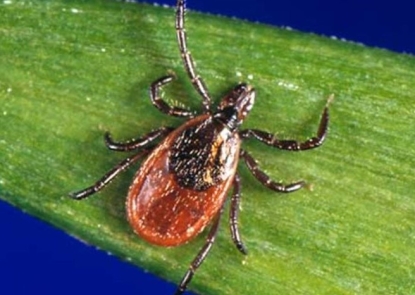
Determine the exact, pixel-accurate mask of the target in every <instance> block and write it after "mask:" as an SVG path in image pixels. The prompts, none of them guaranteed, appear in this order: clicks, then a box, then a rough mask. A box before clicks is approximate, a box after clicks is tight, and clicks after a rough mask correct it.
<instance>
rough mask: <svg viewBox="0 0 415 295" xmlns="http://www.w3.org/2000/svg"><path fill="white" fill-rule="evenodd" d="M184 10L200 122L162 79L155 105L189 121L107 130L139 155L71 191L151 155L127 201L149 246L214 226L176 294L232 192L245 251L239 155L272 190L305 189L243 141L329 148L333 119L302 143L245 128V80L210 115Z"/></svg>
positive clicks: (249, 99) (113, 145)
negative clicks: (280, 175)
mask: <svg viewBox="0 0 415 295" xmlns="http://www.w3.org/2000/svg"><path fill="white" fill-rule="evenodd" d="M184 12H185V5H184V1H183V0H178V1H177V10H176V33H177V39H178V43H179V49H180V53H181V57H182V59H183V62H184V66H185V68H186V71H187V74H188V76H189V78H190V81H191V83H192V84H193V86H194V88H195V89H196V90H197V92H198V93H199V94H200V95H201V96H202V98H203V110H204V111H203V114H201V115H199V116H196V117H195V114H194V113H193V112H190V111H188V110H185V109H182V108H179V107H174V106H169V105H168V104H167V103H166V102H165V101H164V100H163V99H162V97H161V95H160V89H161V87H162V86H164V85H166V84H167V83H169V82H171V81H172V80H173V77H172V76H164V77H162V78H160V79H158V80H156V81H155V82H154V83H153V84H152V85H151V88H150V97H151V101H152V103H153V105H154V106H155V107H157V108H158V109H159V110H160V111H162V112H163V113H166V114H168V115H171V116H177V117H185V118H188V121H186V122H185V123H184V124H183V125H181V126H180V127H178V128H177V129H174V128H172V127H161V128H159V129H157V130H154V131H152V132H150V133H148V134H147V135H145V136H143V137H142V138H139V139H135V140H132V141H130V142H126V143H118V142H114V141H113V140H112V139H111V137H110V135H109V133H106V135H105V143H106V145H107V147H108V148H109V149H111V150H116V151H124V152H127V151H138V152H136V154H134V155H133V156H131V157H129V158H127V159H125V160H124V161H122V162H120V163H119V164H118V165H117V166H115V167H114V168H113V169H112V170H110V171H109V172H108V173H107V174H105V175H104V176H103V177H102V178H101V179H100V180H99V181H97V182H96V183H95V184H94V185H92V186H90V187H88V188H86V189H84V190H82V191H79V192H76V193H73V194H71V197H72V198H74V199H78V200H80V199H83V198H86V197H88V196H90V195H92V194H94V193H95V192H97V191H99V190H101V189H102V188H103V187H105V185H107V184H108V183H109V182H110V181H111V180H112V179H114V178H115V177H116V176H117V175H118V174H119V173H120V172H122V171H124V170H125V169H126V168H128V167H129V166H130V165H131V164H133V163H135V162H137V161H138V160H140V159H141V158H143V157H144V156H147V159H146V160H145V161H144V162H143V164H142V165H141V168H140V169H139V171H138V172H137V173H136V175H135V177H134V180H133V183H132V184H131V186H130V190H129V193H128V197H127V203H126V208H127V215H128V220H129V222H130V225H131V227H132V228H133V229H134V231H135V232H136V233H137V234H138V235H139V236H141V237H142V238H143V239H144V240H146V241H148V242H149V243H152V244H155V245H159V246H166V247H167V246H178V245H181V244H184V243H186V242H188V241H189V240H191V239H192V238H194V237H195V236H197V235H198V234H199V233H200V232H201V231H202V230H203V229H204V228H205V227H206V226H207V225H208V224H209V223H211V224H212V225H211V228H210V230H209V233H208V236H207V239H206V242H205V244H204V246H203V247H202V248H201V249H200V251H199V253H198V254H197V256H196V257H195V259H194V260H193V261H192V263H191V265H190V267H189V269H188V271H187V272H186V274H185V275H184V277H183V279H182V280H181V282H180V284H179V287H178V289H177V291H176V293H175V294H176V295H177V294H181V293H183V292H184V291H185V289H186V287H187V285H188V283H189V282H190V281H191V279H192V277H193V274H194V272H195V271H196V270H197V268H198V267H199V266H200V265H201V264H202V262H203V261H204V259H205V258H206V256H207V254H208V253H209V251H210V249H211V247H212V245H213V243H214V241H215V237H216V234H217V231H218V228H219V221H220V217H221V215H222V212H223V206H224V202H225V200H226V198H227V196H228V194H229V191H230V189H231V187H232V188H233V193H232V197H231V204H230V214H229V218H230V222H229V224H230V230H231V237H232V241H233V242H234V244H235V246H236V247H237V249H238V250H239V251H240V252H242V253H243V254H247V251H246V248H245V246H244V244H243V243H242V240H241V237H240V234H239V229H238V214H239V203H240V198H241V194H240V178H239V175H238V173H237V165H238V162H239V159H240V158H242V159H243V160H244V161H245V163H246V165H247V167H248V169H249V170H250V171H251V173H252V174H253V176H254V177H255V178H256V179H258V180H259V181H260V182H261V183H262V184H263V185H264V186H266V187H268V188H269V189H271V190H273V191H277V192H283V193H288V192H293V191H296V190H298V189H300V188H301V187H302V186H303V185H304V182H303V181H299V182H295V183H292V184H288V185H284V184H282V183H278V182H275V181H272V180H271V179H270V178H269V177H268V176H267V175H266V174H265V173H264V172H262V171H261V170H260V169H259V167H258V165H257V164H256V162H255V160H254V159H253V158H252V157H251V156H250V155H249V153H248V152H247V151H245V150H243V149H241V141H242V140H244V139H249V138H253V139H257V140H259V141H261V142H263V143H264V144H266V145H269V146H271V147H275V148H278V149H282V150H288V151H300V150H307V149H312V148H315V147H318V146H319V145H321V144H322V143H323V141H324V139H325V137H326V133H327V127H328V121H329V115H328V108H327V106H326V107H325V108H324V111H323V114H322V116H321V120H320V125H319V128H318V131H317V135H316V136H315V137H312V138H310V139H308V140H306V141H304V142H297V141H295V140H279V139H277V138H276V137H275V136H274V135H273V134H270V133H267V132H263V131H260V130H255V129H245V130H239V127H240V125H241V124H242V122H243V120H244V119H245V117H246V116H247V115H248V113H249V112H250V110H251V109H252V106H253V104H254V101H255V90H254V89H253V88H252V87H250V86H248V85H246V84H244V83H241V84H239V85H237V86H236V87H235V88H234V89H233V90H232V91H230V92H229V94H227V95H226V96H225V97H224V98H222V100H221V102H220V104H219V106H218V107H217V109H216V111H215V112H213V113H212V111H211V98H210V95H209V93H208V91H207V88H206V86H205V84H204V82H203V80H202V78H201V77H200V76H198V75H197V73H196V70H195V67H194V64H193V59H192V57H191V55H190V53H189V51H188V50H187V44H186V32H185V30H184V21H185V18H184ZM157 139H161V142H160V143H159V144H158V145H152V143H153V142H154V141H155V140H157Z"/></svg>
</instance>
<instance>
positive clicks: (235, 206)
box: [229, 174, 248, 255]
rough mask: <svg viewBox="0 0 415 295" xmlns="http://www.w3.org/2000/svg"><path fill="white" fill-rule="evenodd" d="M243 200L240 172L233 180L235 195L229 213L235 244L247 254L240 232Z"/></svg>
mask: <svg viewBox="0 0 415 295" xmlns="http://www.w3.org/2000/svg"><path fill="white" fill-rule="evenodd" d="M240 202H241V178H240V177H239V175H238V174H236V175H235V179H234V180H233V195H232V199H231V211H230V215H229V224H230V227H231V237H232V241H233V243H234V244H235V246H236V248H238V250H239V251H240V252H241V253H242V254H245V255H247V254H248V251H247V250H246V248H245V245H244V243H243V242H242V240H241V235H240V234H239V228H238V215H239V205H240Z"/></svg>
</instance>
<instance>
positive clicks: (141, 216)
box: [126, 115, 240, 246]
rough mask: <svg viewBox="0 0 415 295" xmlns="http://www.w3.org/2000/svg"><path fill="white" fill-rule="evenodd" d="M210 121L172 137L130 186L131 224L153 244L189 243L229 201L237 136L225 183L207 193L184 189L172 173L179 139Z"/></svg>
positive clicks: (203, 119)
mask: <svg viewBox="0 0 415 295" xmlns="http://www.w3.org/2000/svg"><path fill="white" fill-rule="evenodd" d="M208 118H209V115H201V116H198V117H196V118H194V119H191V120H189V121H188V122H186V123H185V124H183V125H182V126H181V127H179V128H177V129H176V130H174V131H173V132H172V133H170V134H169V135H168V136H167V137H166V138H165V139H164V140H163V141H162V142H161V143H160V145H159V146H157V147H156V148H155V149H154V151H152V153H151V154H150V155H149V157H148V158H147V159H146V161H144V163H143V164H142V166H141V168H140V169H139V171H138V172H137V174H136V175H135V177H134V181H133V183H132V184H131V186H130V190H129V193H128V198H127V204H126V205H127V206H126V207H127V215H128V220H129V222H130V224H131V227H132V228H133V229H134V231H135V232H136V233H137V234H138V235H139V236H141V237H142V238H143V239H145V240H147V241H148V242H150V243H152V244H156V245H160V246H178V245H181V244H184V243H186V242H188V241H189V240H190V239H192V238H193V237H195V236H196V235H198V234H199V233H200V232H201V231H202V230H203V229H204V228H205V227H206V225H207V224H208V223H209V222H210V221H211V220H212V219H213V218H214V217H215V216H216V215H217V213H218V211H219V209H220V208H221V207H222V205H223V203H224V201H225V199H226V196H227V193H228V191H229V188H230V186H231V185H232V182H233V179H234V176H235V172H236V168H237V164H238V158H239V147H240V139H239V136H238V134H232V135H231V136H229V134H228V138H227V142H226V144H228V145H229V147H230V149H229V150H230V153H232V155H230V157H229V158H230V159H231V162H230V163H229V162H228V163H227V165H228V166H230V171H229V173H227V175H226V176H225V177H224V178H225V179H223V181H221V182H219V183H216V184H215V185H212V186H210V187H208V188H207V189H205V190H195V189H192V188H185V187H183V186H180V185H179V184H178V183H177V181H176V177H175V174H174V172H172V171H171V169H169V158H170V149H171V146H172V145H173V143H174V142H175V140H176V139H177V137H178V136H179V135H180V134H182V132H183V131H184V130H186V129H188V128H191V127H194V126H197V125H199V124H203V122H206V120H207V119H208ZM219 137H220V136H219ZM219 137H218V141H220V140H221V138H219ZM222 139H223V138H222ZM202 140H203V139H202ZM229 158H227V159H229ZM228 168H229V167H228Z"/></svg>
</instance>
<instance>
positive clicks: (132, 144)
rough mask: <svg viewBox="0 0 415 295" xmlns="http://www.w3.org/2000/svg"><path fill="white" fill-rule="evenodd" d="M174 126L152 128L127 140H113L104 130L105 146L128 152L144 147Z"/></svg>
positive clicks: (167, 132)
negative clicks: (140, 135)
mask: <svg viewBox="0 0 415 295" xmlns="http://www.w3.org/2000/svg"><path fill="white" fill-rule="evenodd" d="M173 130H174V128H172V127H161V128H159V129H157V130H153V131H151V132H149V133H147V134H146V135H144V136H142V137H140V138H137V139H133V140H131V141H127V142H115V141H113V140H112V137H111V135H110V133H109V132H106V133H105V135H104V141H105V145H106V146H107V148H109V149H110V150H113V151H120V152H129V151H133V150H136V149H139V148H142V147H145V146H146V145H148V144H149V143H151V142H153V141H154V140H155V139H157V138H159V137H164V136H166V135H167V134H169V133H170V132H171V131H173Z"/></svg>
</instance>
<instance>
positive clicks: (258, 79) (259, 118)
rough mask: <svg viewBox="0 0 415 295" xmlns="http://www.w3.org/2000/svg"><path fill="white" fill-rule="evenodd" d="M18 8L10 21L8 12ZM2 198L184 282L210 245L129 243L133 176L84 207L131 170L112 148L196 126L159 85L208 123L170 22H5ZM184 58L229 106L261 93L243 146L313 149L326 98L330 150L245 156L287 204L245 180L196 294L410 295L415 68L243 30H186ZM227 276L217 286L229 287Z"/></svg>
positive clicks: (363, 51) (77, 8)
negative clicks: (152, 90) (272, 143)
mask: <svg viewBox="0 0 415 295" xmlns="http://www.w3.org/2000/svg"><path fill="white" fill-rule="evenodd" d="M7 3H9V4H7ZM0 19H1V20H2V21H1V24H0V30H1V45H0V65H1V66H0V101H1V104H0V126H1V128H2V131H1V134H0V150H1V153H0V162H1V163H2V165H1V166H0V198H1V199H2V200H5V201H6V202H8V203H10V204H12V205H14V206H16V207H19V208H21V209H22V210H24V211H27V212H29V213H30V214H33V215H35V216H37V217H39V218H41V219H43V220H45V221H47V222H49V223H51V224H53V225H55V226H57V227H59V228H62V229H63V230H65V231H66V232H68V233H70V234H71V235H74V236H77V237H79V238H80V239H82V240H85V241H87V242H88V243H91V244H94V245H96V246H98V247H99V248H101V249H103V250H105V251H109V252H112V253H114V254H115V255H117V256H118V257H120V258H121V259H124V260H128V261H130V262H132V263H134V264H137V265H139V266H140V267H142V268H144V269H146V270H149V271H150V272H152V273H155V274H157V275H159V276H161V277H163V278H165V279H167V280H170V281H173V282H178V281H179V280H180V279H181V277H182V275H183V274H184V272H185V271H186V269H187V267H188V263H189V262H190V261H191V260H192V259H193V257H194V255H195V254H196V253H197V251H198V250H199V248H200V247H201V245H202V244H203V242H204V236H205V234H202V235H201V236H199V237H198V238H197V239H196V240H194V241H192V242H190V243H189V244H187V245H185V246H181V247H177V248H173V249H166V248H161V247H155V246H152V245H150V244H148V243H146V242H145V241H143V240H141V239H140V238H139V237H137V236H136V235H134V234H133V232H132V230H131V229H130V227H129V225H128V223H127V221H126V218H125V209H124V202H125V195H126V192H127V190H128V186H129V183H130V182H131V179H132V177H133V175H134V173H135V171H134V170H135V169H137V168H135V169H131V170H130V171H128V172H126V173H124V174H122V175H121V176H120V177H119V178H118V179H117V180H116V181H114V182H113V183H112V184H111V185H109V186H108V188H106V189H105V190H104V191H102V192H100V193H98V194H96V195H95V196H93V197H91V198H90V199H87V200H84V201H80V202H76V201H73V200H71V199H69V198H68V197H67V195H68V192H71V191H74V190H77V189H81V188H83V187H86V186H88V185H91V184H92V183H93V182H94V181H95V180H97V179H98V178H99V177H100V176H102V175H103V174H104V173H105V172H106V171H107V170H108V169H110V168H111V167H112V166H113V165H115V164H116V163H117V162H119V161H120V160H121V159H123V157H125V155H124V154H120V153H118V154H117V153H113V152H110V151H108V150H107V149H106V148H105V146H104V144H103V141H102V135H103V132H104V131H106V130H110V131H111V132H112V134H113V135H114V137H115V139H116V140H124V139H129V138H132V137H138V136H140V135H142V134H145V133H146V132H148V131H150V130H152V129H155V128H157V127H159V126H162V125H172V126H178V125H179V124H181V122H183V121H182V120H180V119H175V118H171V117H168V116H165V115H163V114H160V113H159V112H158V111H157V110H156V109H155V108H154V107H153V106H152V105H151V103H150V100H149V98H148V86H149V85H150V83H151V82H152V81H153V80H155V79H156V78H159V77H160V76H162V75H164V74H166V73H167V72H168V71H174V72H175V73H176V74H177V76H178V79H177V81H175V82H174V83H173V85H171V86H168V87H166V89H165V90H166V98H169V99H170V101H171V102H176V103H180V104H183V105H186V106H189V108H192V109H199V110H200V106H201V104H200V102H201V99H200V97H199V96H198V95H197V93H196V92H195V91H194V90H193V88H192V86H191V84H190V82H189V81H188V78H187V76H186V74H185V72H184V69H183V65H182V63H181V60H180V57H179V53H178V50H177V44H176V39H175V38H176V37H175V29H174V12H173V10H172V9H170V8H168V9H166V8H162V7H154V6H150V5H146V4H139V5H136V4H131V3H130V4H125V3H116V2H110V1H95V0H94V1H91V0H90V1H81V0H76V1H31V2H29V1H12V2H8V1H4V2H3V3H2V4H0ZM187 31H188V34H189V48H190V49H191V50H192V53H193V57H194V58H195V60H196V61H197V69H198V71H199V72H200V74H201V75H202V76H203V77H204V79H205V82H206V84H207V85H208V86H209V90H210V92H211V94H212V95H213V96H214V97H215V100H216V102H218V101H219V100H220V97H221V96H222V95H224V94H225V93H226V92H227V91H228V90H229V89H230V88H231V87H233V86H234V85H235V84H236V83H237V82H239V81H243V80H244V81H247V82H249V83H251V84H252V85H254V86H255V88H256V90H257V102H256V105H255V107H254V109H253V111H252V112H251V114H250V117H249V118H248V120H247V122H246V124H245V128H253V127H255V128H258V129H264V130H268V131H270V132H274V133H275V134H277V135H278V136H279V137H280V138H298V139H306V138H307V137H309V136H312V135H314V133H315V132H316V129H317V125H318V120H319V117H320V113H321V110H322V108H323V106H324V105H325V103H326V98H327V97H328V96H329V95H330V94H331V93H333V94H334V95H335V99H334V102H333V104H332V105H331V106H330V112H331V123H330V134H329V136H328V139H327V141H326V143H325V144H324V145H323V146H322V147H321V148H319V149H317V150H313V151H309V152H301V153H290V152H284V151H279V150H274V149H271V148H270V147H267V146H264V145H263V144H261V143H258V142H254V141H250V142H246V143H244V147H245V148H246V149H247V150H249V151H251V152H252V154H253V155H254V156H255V158H256V159H258V161H259V163H260V165H261V167H262V168H264V169H265V170H266V171H267V172H268V173H269V174H270V176H272V177H273V178H274V179H276V180H282V181H284V182H285V183H288V182H292V181H296V180H298V179H305V180H306V181H307V182H308V184H309V185H308V188H306V189H303V190H301V191H299V192H296V193H293V194H289V195H281V194H276V193H273V192H271V191H269V190H267V189H266V188H264V187H263V186H261V185H260V184H259V183H258V182H257V181H256V180H255V179H254V178H253V177H252V175H251V174H250V173H249V172H248V170H247V169H246V168H245V166H244V165H242V164H241V165H240V171H241V175H242V179H243V183H242V185H243V211H242V212H241V214H240V215H241V216H240V229H241V233H242V235H243V240H244V241H245V243H246V245H247V247H248V249H249V251H250V254H249V255H248V256H247V257H243V256H242V255H241V254H240V253H238V251H237V250H236V249H235V247H234V245H233V244H232V242H231V240H230V235H229V230H228V229H227V221H226V219H227V218H228V214H225V216H224V218H223V223H222V227H221V230H220V233H219V237H218V240H217V241H216V244H215V246H214V248H213V250H212V253H211V254H210V255H209V257H208V259H207V260H206V262H205V263H204V264H203V265H202V267H201V268H200V270H199V271H198V273H197V274H196V276H195V278H194V280H193V281H192V283H191V285H190V288H191V289H192V290H195V291H197V292H199V293H201V294H285V295H290V294H316V295H321V294H415V289H414V281H415V273H414V267H415V265H414V261H415V260H414V258H415V214H414V213H415V198H414V196H413V192H414V191H415V176H414V168H413V167H414V158H415V147H414V144H413V140H414V138H415V132H414V116H415V107H414V97H415V90H414V87H413V84H414V81H415V71H414V69H415V59H414V58H413V56H408V55H402V54H395V53H391V52H388V51H386V50H380V49H374V48H367V47H364V46H362V45H359V44H353V43H350V42H344V41H339V40H333V39H329V38H324V37H320V36H316V35H311V34H303V33H300V32H296V31H290V30H284V29H279V28H275V27H270V26H265V25H260V24H252V23H248V22H245V21H240V20H235V19H227V18H223V17H216V16H210V15H209V16H208V15H203V14H199V13H196V12H192V11H190V13H188V26H187ZM218 274H220V275H218Z"/></svg>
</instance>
